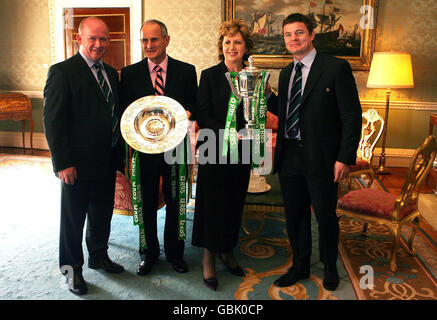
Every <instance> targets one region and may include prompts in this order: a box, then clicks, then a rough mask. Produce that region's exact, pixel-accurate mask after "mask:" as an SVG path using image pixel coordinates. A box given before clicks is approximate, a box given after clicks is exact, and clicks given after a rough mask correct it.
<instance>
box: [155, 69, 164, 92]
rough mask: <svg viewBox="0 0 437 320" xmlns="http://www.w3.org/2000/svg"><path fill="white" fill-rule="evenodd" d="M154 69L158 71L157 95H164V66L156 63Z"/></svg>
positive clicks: (156, 81)
mask: <svg viewBox="0 0 437 320" xmlns="http://www.w3.org/2000/svg"><path fill="white" fill-rule="evenodd" d="M153 70H155V71H156V79H155V96H163V95H164V80H163V79H162V74H161V71H162V68H161V67H160V66H159V65H156V66H155V67H154V68H153Z"/></svg>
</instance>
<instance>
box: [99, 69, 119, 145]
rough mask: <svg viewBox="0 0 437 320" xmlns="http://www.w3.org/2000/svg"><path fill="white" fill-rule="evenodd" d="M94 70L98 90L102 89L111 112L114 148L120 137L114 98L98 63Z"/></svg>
mask: <svg viewBox="0 0 437 320" xmlns="http://www.w3.org/2000/svg"><path fill="white" fill-rule="evenodd" d="M94 68H95V69H96V71H97V78H98V80H99V85H100V88H102V91H103V95H104V96H105V98H106V101H107V102H108V105H109V108H110V111H111V118H112V146H113V147H114V146H115V145H116V144H117V140H118V137H119V136H120V133H119V131H118V130H117V125H118V117H117V114H116V112H115V103H114V97H113V95H112V91H111V89H110V88H109V84H108V82H107V81H106V80H105V77H104V76H103V72H102V65H101V64H100V63H95V64H94Z"/></svg>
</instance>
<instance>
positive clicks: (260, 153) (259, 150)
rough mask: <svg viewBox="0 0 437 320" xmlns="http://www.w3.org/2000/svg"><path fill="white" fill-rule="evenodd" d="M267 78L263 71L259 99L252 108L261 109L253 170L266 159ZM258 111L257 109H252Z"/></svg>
mask: <svg viewBox="0 0 437 320" xmlns="http://www.w3.org/2000/svg"><path fill="white" fill-rule="evenodd" d="M265 77H266V71H262V81H261V84H260V86H259V87H258V88H256V89H255V90H258V99H254V101H253V104H252V108H256V105H257V104H259V108H258V109H257V112H256V113H254V114H256V119H255V121H256V122H255V123H256V125H255V130H254V132H255V137H254V146H253V148H254V159H255V161H254V162H253V163H252V168H257V167H259V164H260V162H261V161H262V159H263V158H264V149H265V147H264V146H265V140H266V137H265V134H266V133H265V130H266V118H267V99H266V97H265V96H264V88H265ZM254 105H255V106H254ZM252 110H256V109H252Z"/></svg>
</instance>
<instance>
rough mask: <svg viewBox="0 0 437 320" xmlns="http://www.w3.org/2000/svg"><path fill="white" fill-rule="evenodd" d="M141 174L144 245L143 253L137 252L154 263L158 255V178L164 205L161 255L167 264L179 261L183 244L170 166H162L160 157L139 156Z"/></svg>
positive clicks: (162, 162) (161, 155)
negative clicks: (179, 236) (179, 233)
mask: <svg viewBox="0 0 437 320" xmlns="http://www.w3.org/2000/svg"><path fill="white" fill-rule="evenodd" d="M140 170H141V189H142V196H143V217H144V229H145V230H144V231H145V234H146V244H147V248H146V249H145V250H140V251H139V252H140V256H141V260H146V259H157V258H158V256H159V254H160V247H159V240H158V228H157V211H158V204H159V203H158V202H159V184H160V177H161V176H162V182H163V186H162V189H163V190H162V191H163V193H164V200H165V203H166V210H165V212H166V216H165V227H164V251H165V255H166V257H167V260H169V261H175V260H180V259H182V257H183V255H184V246H185V242H184V241H183V240H178V202H177V200H173V199H172V193H171V166H170V165H169V164H167V163H166V162H165V160H164V154H163V153H161V154H141V155H140ZM177 170H179V169H177ZM177 172H178V171H177Z"/></svg>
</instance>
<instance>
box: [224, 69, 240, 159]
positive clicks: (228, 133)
mask: <svg viewBox="0 0 437 320" xmlns="http://www.w3.org/2000/svg"><path fill="white" fill-rule="evenodd" d="M237 75H238V72H230V78H231V80H232V83H233V85H234V86H237V84H236V81H237V80H236V76H237ZM238 103H239V100H238V99H237V97H236V96H235V95H234V93H233V92H232V90H231V95H230V96H229V102H228V114H227V116H226V125H225V132H224V135H223V146H222V156H223V157H226V156H227V155H228V150H229V149H230V151H231V162H234V161H238V138H237V118H236V113H237V112H236V111H237V106H238Z"/></svg>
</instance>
